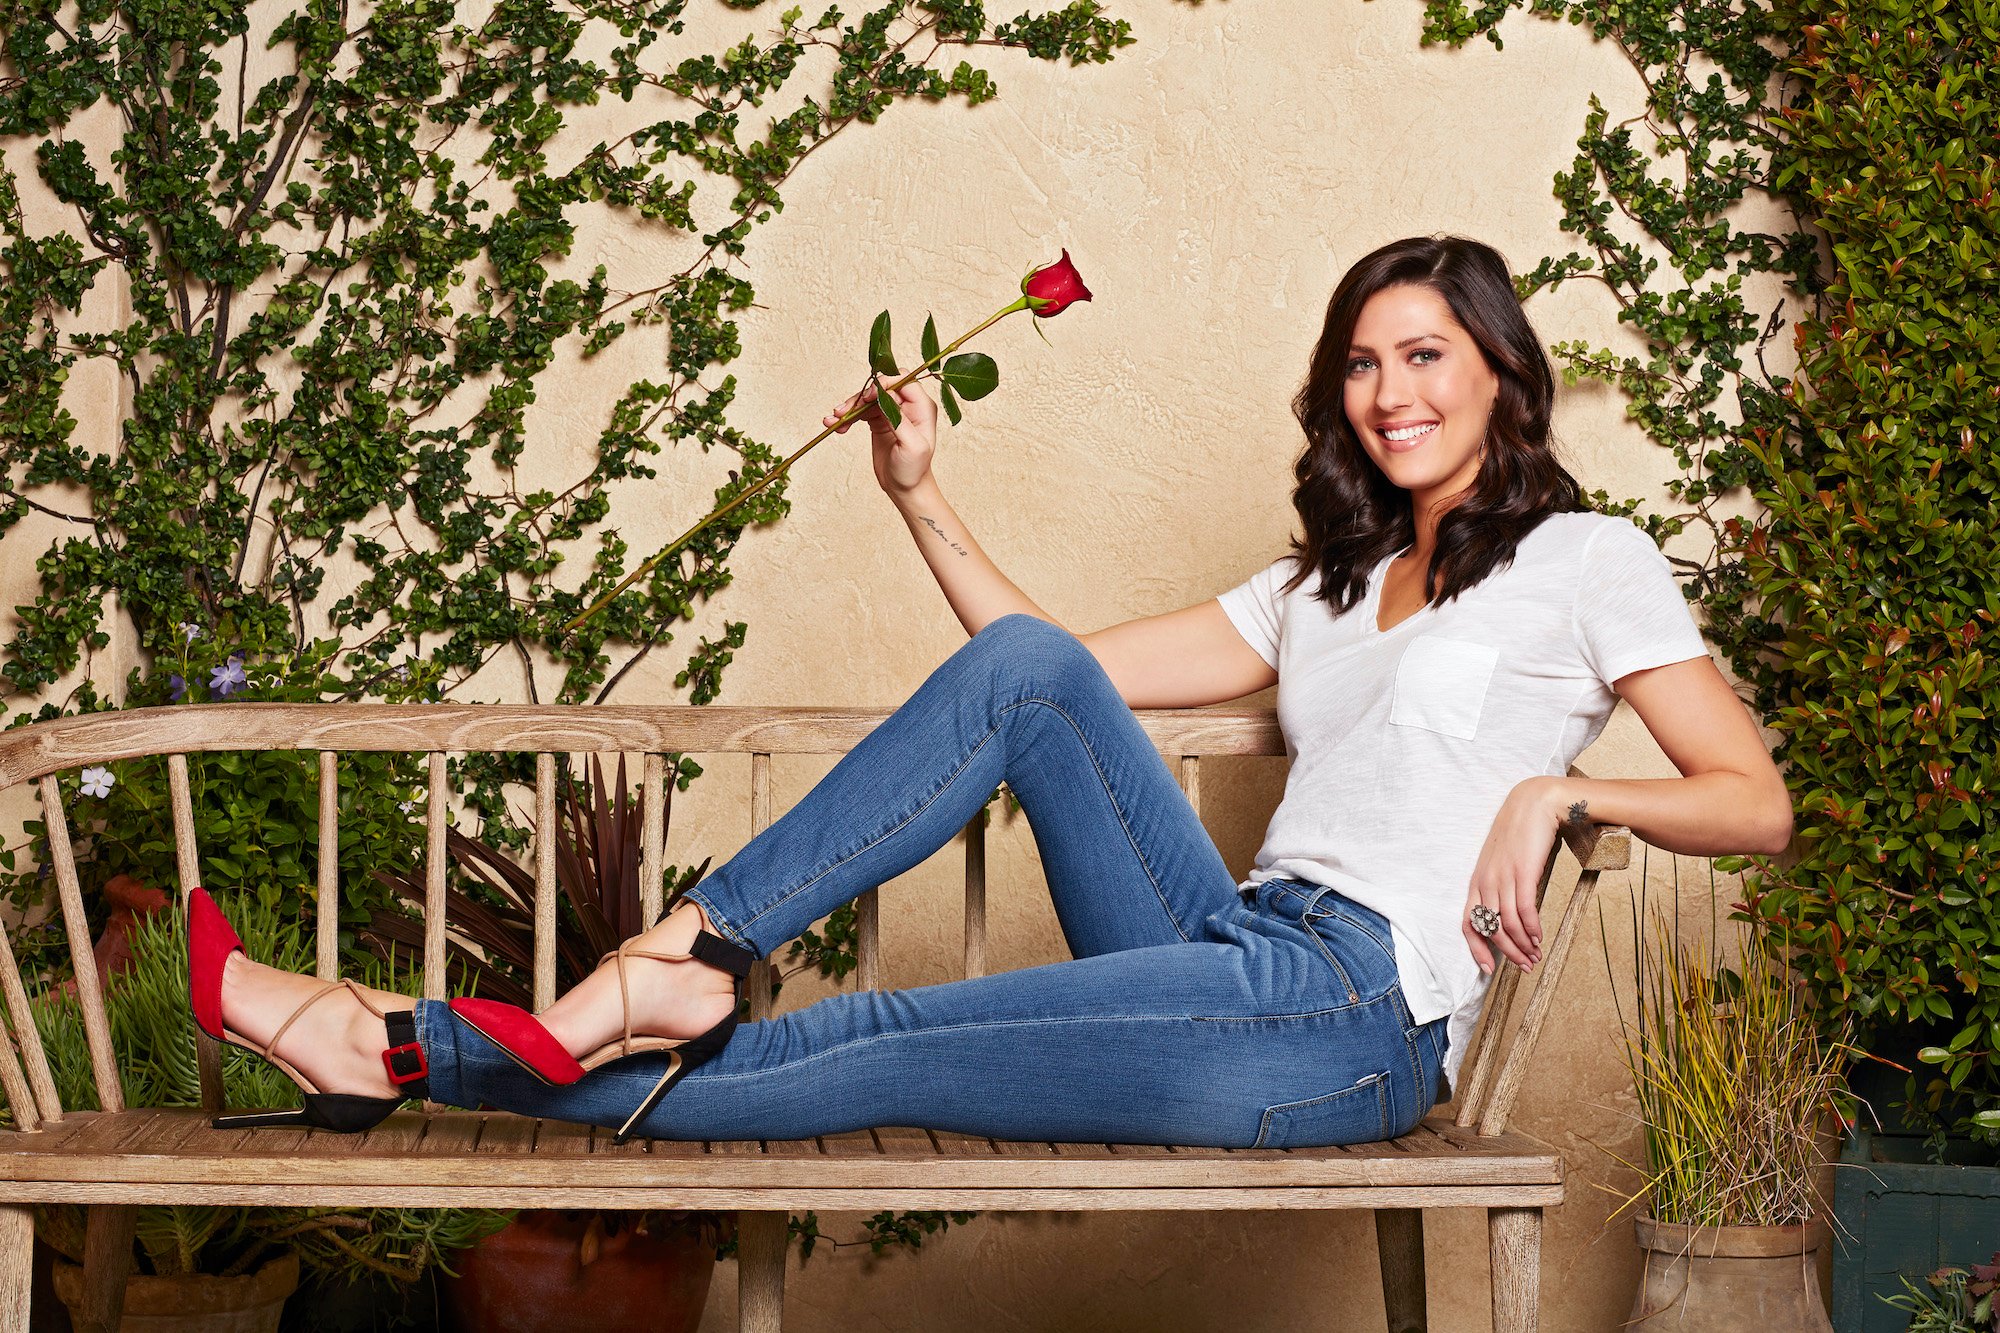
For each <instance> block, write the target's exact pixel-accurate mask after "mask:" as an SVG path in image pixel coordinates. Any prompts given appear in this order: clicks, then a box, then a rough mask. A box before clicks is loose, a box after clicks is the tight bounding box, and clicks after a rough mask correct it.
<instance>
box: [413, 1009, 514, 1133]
mask: <svg viewBox="0 0 2000 1333" xmlns="http://www.w3.org/2000/svg"><path fill="white" fill-rule="evenodd" d="M416 1019H417V1045H419V1046H421V1047H422V1048H423V1052H424V1063H425V1064H426V1065H428V1066H430V1085H431V1100H432V1101H434V1102H443V1103H444V1104H445V1105H447V1106H464V1107H472V1106H475V1105H477V1103H476V1102H473V1101H469V1100H468V1099H467V1096H466V1087H465V1079H464V1077H463V1072H462V1070H461V1069H460V1064H459V1042H460V1041H484V1040H485V1038H483V1037H481V1036H480V1035H479V1034H478V1033H476V1032H474V1031H472V1030H471V1029H470V1028H468V1027H466V1026H465V1025H464V1024H462V1023H460V1022H459V1021H458V1019H457V1018H456V1017H454V1016H453V1014H452V1012H451V1006H450V1005H449V1004H447V1003H446V1002H445V1001H443V1000H418V1001H417V1013H416ZM503 1058H504V1057H503Z"/></svg>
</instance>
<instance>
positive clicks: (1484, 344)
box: [1283, 236, 1590, 611]
mask: <svg viewBox="0 0 2000 1333" xmlns="http://www.w3.org/2000/svg"><path fill="white" fill-rule="evenodd" d="M1403 285H1412V286H1421V287H1428V288H1430V289H1431V290H1432V291H1434V292H1436V293H1437V294H1438V295H1439V296H1441V297H1443V298H1444V301H1445V304H1446V305H1448V306H1450V307H1451V313H1452V317H1453V318H1454V319H1456V320H1457V321H1458V322H1459V323H1460V324H1461V325H1463V326H1464V328H1465V331H1466V332H1467V333H1469V334H1471V335H1472V339H1473V341H1474V342H1475V343H1477V344H1478V346H1479V350H1480V353H1481V354H1482V355H1483V356H1484V357H1485V358H1486V364H1487V366H1488V368H1490V369H1491V370H1492V371H1493V373H1494V374H1495V375H1496V376H1498V377H1499V380H1500V394H1499V397H1498V398H1497V399H1496V400H1495V402H1494V404H1493V415H1492V417H1491V418H1490V419H1489V421H1488V423H1487V428H1486V442H1485V447H1484V450H1483V454H1484V456H1483V458H1482V459H1481V462H1480V465H1479V475H1478V477H1477V478H1476V479H1475V480H1474V482H1473V484H1472V487H1471V490H1470V491H1469V493H1467V494H1466V495H1465V496H1464V497H1463V498H1462V499H1459V500H1457V501H1454V502H1453V503H1452V505H1451V507H1450V509H1448V510H1447V511H1446V512H1445V514H1444V515H1443V516H1442V517H1441V518H1440V519H1439V521H1438V532H1437V550H1436V553H1435V554H1434V555H1433V557H1432V559H1431V565H1430V568H1429V569H1428V570H1427V571H1426V572H1425V574H1424V600H1425V602H1426V603H1427V604H1428V603H1431V602H1444V601H1449V600H1451V599H1452V598H1454V597H1456V596H1458V595H1459V594H1460V593H1462V592H1464V591H1465V590H1466V589H1467V588H1470V587H1472V586H1473V585H1474V584H1476V583H1478V582H1479V581H1480V580H1481V579H1483V578H1485V577H1486V576H1487V575H1489V574H1491V573H1493V572H1495V571H1496V570H1500V569H1504V568H1506V566H1507V565H1508V564H1509V563H1511V562H1512V561H1513V559H1514V552H1515V550H1516V548H1518V547H1519V546H1520V544H1521V539H1522V538H1523V537H1525V536H1527V535H1528V533H1529V532H1531V531H1533V530H1534V528H1535V526H1536V525H1537V524H1539V523H1540V522H1541V521H1542V520H1543V519H1545V518H1547V517H1548V516H1549V515H1550V514H1560V513H1570V512H1573V511H1575V510H1580V509H1588V508H1589V507H1590V506H1589V505H1588V504H1587V503H1585V501H1584V497H1583V487H1581V486H1579V485H1578V484H1577V481H1576V478H1574V477H1572V476H1570V474H1569V472H1568V471H1567V470H1566V469H1564V467H1563V465H1562V464H1561V463H1560V462H1558V461H1557V460H1556V456H1555V452H1554V450H1553V449H1552V448H1551V446H1550V438H1549V417H1550V414H1551V412H1552V410H1553V408H1554V405H1555V375H1554V374H1553V373H1552V372H1551V371H1550V369H1549V359H1548V355H1547V354H1546V353H1545V352H1543V351H1542V343H1541V340H1540V339H1539V338H1537V337H1536V336H1535V331H1534V329H1533V328H1532V327H1531V326H1530V325H1529V323H1528V318H1527V316H1526V315H1524V314H1522V313H1521V302H1520V300H1519V299H1518V298H1516V297H1515V295H1514V284H1513V280H1512V279H1511V278H1510V277H1509V276H1508V270H1507V261H1506V260H1504V259H1502V258H1501V257H1500V254H1499V252H1498V251H1496V250H1495V249H1493V247H1491V246H1489V245H1482V244H1480V243H1479V242H1478V241H1474V240H1469V239H1467V238H1466V237H1463V236H1414V237H1411V238H1409V239H1408V240H1401V241H1395V242H1393V243H1391V244H1389V245H1385V246H1383V247H1382V248H1381V249H1379V250H1377V251H1375V252H1374V253H1372V254H1369V255H1367V256H1365V257H1364V258H1362V259H1361V260H1360V261H1359V262H1357V263H1356V264H1355V265H1354V267H1353V268H1351V269H1349V270H1348V271H1347V276H1346V277H1344V278H1342V279H1341V280H1340V285H1339V286H1338V287H1336V288H1335V289H1334V292H1333V299H1332V300H1330V301H1329V302H1328V303H1327V307H1326V324H1325V326H1324V327H1323V328H1322V329H1321V331H1320V337H1319V345H1318V346H1317V347H1315V348H1314V349H1313V355H1312V365H1311V368H1310V369H1309V371H1308V372H1307V374H1306V382H1305V385H1304V387H1302V388H1301V389H1300V390H1299V392H1298V395H1297V396H1296V397H1295V398H1293V400H1292V414H1293V415H1294V416H1296V417H1297V418H1298V420H1299V425H1301V426H1303V427H1304V428H1305V433H1306V450H1305V452H1304V453H1303V454H1301V455H1300V457H1299V461H1298V463H1297V464H1296V465H1295V466H1294V467H1293V469H1292V471H1293V475H1294V476H1296V477H1297V478H1298V486H1297V488H1296V489H1294V490H1293V492H1292V506H1293V508H1295V509H1297V510H1298V511H1299V519H1300V521H1301V522H1302V523H1303V524H1304V526H1305V539H1304V540H1303V541H1301V540H1300V539H1298V538H1296V537H1295V538H1293V539H1292V550H1293V553H1294V554H1296V555H1297V556H1298V558H1299V564H1298V569H1297V570H1296V571H1295V572H1294V573H1293V575H1292V577H1291V579H1290V580H1289V581H1287V582H1286V584H1285V587H1284V589H1283V591H1285V592H1290V591H1291V590H1292V589H1293V588H1295V587H1297V586H1298V585H1299V584H1300V583H1301V582H1303V581H1304V580H1305V579H1306V578H1307V577H1308V576H1309V575H1310V574H1311V573H1312V572H1313V571H1314V570H1315V569H1316V570H1318V571H1319V574H1320V585H1319V593H1318V596H1319V597H1320V598H1321V599H1323V600H1324V601H1326V602H1327V603H1328V604H1329V605H1331V606H1332V607H1333V608H1334V609H1335V610H1336V611H1347V610H1349V609H1351V608H1352V607H1353V606H1354V605H1355V604H1356V603H1357V602H1359V601H1360V600H1361V596H1362V594H1363V592H1364V591H1365V590H1366V588H1367V584H1368V575H1369V574H1370V573H1371V572H1372V571H1373V570H1374V568H1375V566H1376V564H1377V563H1378V562H1379V561H1381V560H1382V558H1383V557H1385V556H1387V555H1389V554H1391V553H1392V552H1395V551H1399V550H1401V549H1403V548H1404V547H1406V546H1409V545H1410V544H1411V543H1412V542H1414V541H1415V540H1416V518H1415V515H1414V513H1413V512H1412V506H1411V503H1410V493H1409V492H1408V491H1406V490H1404V489H1403V488H1402V487H1400V486H1398V485H1396V484H1395V483H1394V482H1392V481H1390V480H1389V479H1388V478H1387V477H1386V476H1384V475H1383V474H1382V470H1381V469H1380V468H1378V467H1376V466H1375V461H1374V460H1373V459H1371V458H1370V457H1369V456H1368V453H1367V451H1366V450H1365V449H1363V448H1362V447H1361V441H1360V440H1359V439H1357V438H1356V437H1355V434H1354V427H1353V425H1352V424H1350V423H1349V421H1348V420H1347V408H1346V403H1345V394H1346V383H1347V361H1348V352H1349V346H1350V344H1351V343H1352V342H1353V339H1354V324H1355V321H1356V320H1357V319H1359V318H1360V315H1361V307H1362V306H1363V305H1365V304H1367V302H1368V298H1369V297H1371V296H1373V295H1375V293H1377V292H1379V291H1381V290H1383V289H1384V288H1386V287H1396V286H1403Z"/></svg>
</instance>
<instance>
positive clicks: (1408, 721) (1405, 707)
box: [1389, 634, 1500, 741]
mask: <svg viewBox="0 0 2000 1333" xmlns="http://www.w3.org/2000/svg"><path fill="white" fill-rule="evenodd" d="M1499 662H1500V650H1499V649H1497V648H1494V647H1492V646H1490V645H1488V644H1484V643H1473V642H1472V641H1470V640H1468V639H1448V638H1445V637H1444V636H1443V635H1440V634H1426V635H1424V636H1423V637H1421V638H1418V639H1412V640H1411V641H1410V645H1409V647H1407V648H1405V649H1403V657H1402V660H1401V661H1400V662H1398V663H1397V664H1396V695H1395V699H1394V701H1393V702H1391V703H1390V705H1389V721H1390V722H1391V723H1392V724H1393V725H1396V726H1401V727H1422V728H1423V729H1424V730H1426V731H1435V732H1437V733H1438V734H1439V735H1441V736H1454V737H1456V738H1458V739H1459V740H1462V741H1469V740H1471V739H1472V737H1473V734H1474V733H1476V732H1477V731H1478V730H1479V715H1480V713H1482V712H1483V711H1485V708H1486V687H1487V685H1488V684H1489V683H1491V681H1492V679H1493V668H1494V667H1495V666H1497V665H1498V664H1499Z"/></svg>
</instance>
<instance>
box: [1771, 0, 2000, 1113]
mask: <svg viewBox="0 0 2000 1333" xmlns="http://www.w3.org/2000/svg"><path fill="white" fill-rule="evenodd" d="M1775 12H1776V13H1777V14H1778V16H1779V18H1780V20H1781V24H1782V26H1783V27H1784V28H1785V30H1787V31H1789V32H1792V33H1796V34H1798V35H1799V41H1798V43H1797V45H1796V46H1795V47H1794V50H1793V52H1792V58H1791V60H1790V62H1789V70H1790V73H1791V75H1792V77H1793V78H1794V79H1795V80H1796V82H1797V88H1798V91H1797V95H1796V96H1795V97H1794V98H1793V100H1792V103H1791V105H1790V106H1788V107H1787V108H1786V110H1785V112H1784V121H1785V127H1786V128H1785V131H1784V135H1783V141H1782V144H1781V146H1780V148H1779V152H1778V159H1777V163H1778V169H1779V170H1778V178H1777V179H1778V183H1779V185H1780V186H1781V187H1783V188H1784V189H1786V190H1787V191H1788V192H1790V193H1791V194H1792V195H1793V196H1794V197H1796V198H1797V199H1798V200H1799V201H1800V204H1801V206H1802V207H1804V208H1806V209H1808V210H1810V214H1811V216H1812V218H1813V220H1814V221H1815V222H1816V223H1817V225H1818V226H1819V228H1820V229H1821V230H1822V231H1823V232H1824V234H1825V237H1826V239H1827V241H1828V242H1829V243H1830V246H1831V250H1830V254H1831V264H1830V266H1829V267H1830V272H1831V279H1832V281H1831V286H1830V287H1829V288H1828V290H1827V292H1826V295H1825V299H1824V301H1823V302H1822V303H1821V305H1820V313H1819V315H1818V316H1817V317H1815V318H1812V319H1809V320H1807V321H1805V322H1803V323H1802V324H1801V325H1800V326H1799V329H1798V334H1797V341H1798V347H1799V356H1800V365H1799V372H1798V376H1797V379H1796V381H1795V382H1794V386H1793V388H1792V389H1791V392H1790V398H1791V402H1792V406H1793V411H1794V424H1793V428H1792V429H1790V430H1787V431H1784V432H1782V433H1774V434H1771V435H1769V436H1767V437H1765V438H1762V439H1756V440H1753V441H1751V447H1752V449H1753V450H1754V452H1755V453H1756V455H1757V458H1758V460H1759V462H1760V463H1761V464H1762V468H1763V472H1764V480H1763V481H1762V483H1761V484H1760V485H1759V486H1758V490H1757V494H1758V498H1759V499H1760V500H1761V501H1762V502H1763V504H1764V505H1765V507H1766V514H1765V516H1764V517H1763V518H1762V519H1761V520H1760V521H1759V523H1758V524H1757V525H1756V527H1755V529H1754V530H1753V531H1752V532H1751V533H1750V534H1749V536H1748V538H1747V540H1746V543H1745V551H1746V555H1747V563H1748V570H1749V577H1750V581H1751V584H1752V586H1753V587H1754V589H1755V592H1756V595H1757V597H1758V599H1759V600H1760V602H1761V604H1762V607H1763V610H1764V614H1765V615H1767V616H1769V617H1771V618H1772V619H1773V620H1775V621H1777V622H1779V623H1780V624H1781V625H1782V626H1783V631H1782V637H1781V638H1779V639H1778V640H1777V641H1776V642H1775V643H1774V645H1773V649H1774V659H1773V662H1772V666H1771V669H1770V683H1769V689H1768V693H1769V694H1770V696H1771V702H1772V703H1773V704H1774V705H1775V707H1774V708H1773V710H1772V712H1771V714H1770V718H1769V722H1770V725H1771V726H1772V727H1773V728H1774V729H1776V730H1777V731H1778V733H1779V734H1780V735H1781V736H1782V737H1783V745H1782V750H1781V753H1782V756H1783V758H1784V759H1785V760H1786V762H1787V778H1788V781H1789V782H1790V784H1791V788H1792V791H1793V792H1794V793H1795V795H1796V798H1797V804H1798V808H1799V814H1800V821H1799V835H1800V836H1799V838H1798V856H1797V860H1796V862H1795V863H1794V864H1792V865H1789V866H1786V867H1783V868H1782V869H1776V868H1774V869H1770V870H1767V871H1766V872H1765V873H1764V874H1763V875H1761V876H1759V877H1758V880H1757V884H1756V892H1754V893H1753V896H1752V898H1751V900H1750V904H1749V905H1750V908H1751V910H1752V911H1753V912H1754V913H1755V915H1756V916H1757V917H1758V918H1759V919H1760V920H1761V921H1763V922H1764V923H1766V924H1768V925H1771V926H1773V927H1782V928H1784V929H1787V930H1789V931H1791V932H1792V934H1793V937H1794V938H1795V940H1796V941H1797V942H1798V943H1799V944H1800V945H1801V946H1802V959H1801V962H1802V966H1803V967H1804V969H1805V971H1806V974H1807V975H1808V976H1809V977H1810V978H1811V979H1812V981H1813V982H1814V984H1815V987H1816V989H1817V991H1818V995H1819V999H1820V1001H1821V1003H1822V1005H1823V1007H1824V1008H1825V1010H1826V1012H1827V1013H1828V1015H1829V1017H1832V1018H1835V1019H1838V1018H1841V1017H1844V1016H1847V1015H1852V1016H1853V1017H1854V1018H1855V1019H1857V1020H1859V1023H1860V1031H1861V1032H1862V1033H1863V1034H1864V1035H1863V1038H1862V1044H1863V1045H1866V1044H1867V1034H1870V1033H1880V1032H1882V1031H1884V1030H1886V1029H1887V1028H1890V1027H1894V1026H1899V1025H1904V1024H1910V1023H1916V1022H1920V1021H1924V1020H1929V1021H1933V1022H1940V1023H1942V1025H1943V1030H1944V1031H1945V1032H1946V1033H1947V1034H1948V1036H1947V1038H1946V1040H1945V1042H1944V1044H1943V1045H1941V1046H1938V1047H1936V1048H1933V1049H1932V1050H1930V1051H1927V1052H1926V1053H1925V1056H1924V1059H1925V1060H1926V1061H1927V1062H1928V1063H1929V1064H1931V1065H1932V1066H1933V1068H1934V1070H1935V1073H1934V1074H1933V1075H1931V1076H1928V1077H1922V1078H1921V1081H1919V1079H1920V1076H1919V1075H1915V1074H1913V1075H1912V1078H1911V1085H1910V1088H1909V1093H1910V1094H1911V1095H1912V1096H1913V1098H1914V1101H1913V1104H1912V1107H1911V1109H1912V1110H1913V1111H1915V1112H1917V1113H1918V1115H1919V1116H1923V1115H1926V1114H1928V1115H1930V1116H1932V1117H1934V1124H1935V1125H1936V1127H1937V1128H1940V1129H1943V1128H1958V1129H1961V1130H1981V1131H1984V1132H1985V1133H1986V1135H1987V1136H1989V1137H1994V1138H2000V1065H1996V1049H2000V893H1995V892H1994V888H1993V886H1991V885H1989V883H1988V876H1989V875H1990V874H1991V873H1992V870H1993V868H1994V864H1995V861H1996V859H2000V816H1996V815H1995V813H1994V811H1993V807H1992V798H1993V793H1994V792H1995V790H1996V789H2000V727H1996V718H2000V634H1996V618H2000V563H1996V556H1995V531H1994V528H1995V525H1994V510H1993V505H1994V497H1995V493H1996V491H2000V465H1996V461H1995V456H1994V452H1993V444H1994V441H1996V440H2000V272H1996V268H1995V261H1996V258H2000V235H1996V223H2000V208H1996V205H1995V202H1994V196H1993V189H1994V184H1995V178H1996V175H2000V167H1996V164H1995V160H1994V155H1993V154H1994V145H1995V143H1996V142H2000V85H1996V79H1995V75H1994V73H1993V71H1994V69H1995V65H1994V63H1993V61H1994V54H1995V45H1996V42H2000V5H1996V4H1995V3H1994V2H1993V0H1835V2H1833V3H1827V2H1824V0H1802V2H1795V3H1781V4H1780V5H1779V6H1778V7H1777V9H1776V11H1775ZM1954 1093H1956V1094H1957V1095H1955V1096H1954V1095H1953V1094H1954Z"/></svg>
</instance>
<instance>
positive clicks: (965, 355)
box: [939, 352, 1000, 403]
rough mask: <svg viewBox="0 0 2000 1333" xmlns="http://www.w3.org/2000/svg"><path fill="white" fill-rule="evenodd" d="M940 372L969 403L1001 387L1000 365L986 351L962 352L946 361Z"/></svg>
mask: <svg viewBox="0 0 2000 1333" xmlns="http://www.w3.org/2000/svg"><path fill="white" fill-rule="evenodd" d="M939 374H940V375H941V376H942V378H943V379H944V382H945V384H946V385H947V386H948V387H950V388H953V389H956V390H958V395H959V397H961V398H963V399H965V401H966V402H968V403H976V402H978V401H979V400H980V399H981V398H984V397H985V396H986V395H987V394H989V393H992V392H993V391H994V390H995V389H997V388H999V387H1000V367H999V366H997V365H995V364H994V363H993V358H992V357H990V356H988V355H986V353H984V352H960V353H959V354H958V355H957V356H954V357H952V358H950V359H949V360H947V361H946V362H945V363H944V366H943V367H942V368H941V370H940V371H939Z"/></svg>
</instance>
